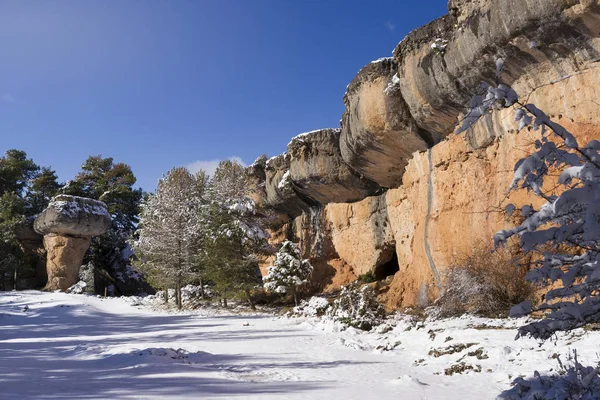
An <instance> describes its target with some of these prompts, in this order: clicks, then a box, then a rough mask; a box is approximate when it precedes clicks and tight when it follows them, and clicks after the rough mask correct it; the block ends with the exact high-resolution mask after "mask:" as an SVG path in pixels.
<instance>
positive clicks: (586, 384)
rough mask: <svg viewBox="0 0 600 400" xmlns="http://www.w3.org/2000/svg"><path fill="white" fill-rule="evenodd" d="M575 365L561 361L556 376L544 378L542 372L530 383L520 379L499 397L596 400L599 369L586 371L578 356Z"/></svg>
mask: <svg viewBox="0 0 600 400" xmlns="http://www.w3.org/2000/svg"><path fill="white" fill-rule="evenodd" d="M574 355H575V357H574V360H573V362H572V365H569V366H565V365H564V364H563V363H562V362H560V359H559V360H558V361H559V365H560V369H559V371H558V372H557V373H556V374H553V375H548V376H542V375H540V373H539V372H537V371H535V374H534V376H533V377H532V378H530V379H523V378H517V379H515V381H514V382H513V385H514V386H513V387H512V388H511V389H509V390H506V391H504V392H502V394H500V396H498V399H506V400H517V399H524V400H538V399H539V400H542V399H543V400H570V399H581V400H593V399H598V393H600V377H599V376H598V373H599V372H600V369H599V368H598V367H584V366H583V365H581V364H580V363H579V362H578V361H577V353H574Z"/></svg>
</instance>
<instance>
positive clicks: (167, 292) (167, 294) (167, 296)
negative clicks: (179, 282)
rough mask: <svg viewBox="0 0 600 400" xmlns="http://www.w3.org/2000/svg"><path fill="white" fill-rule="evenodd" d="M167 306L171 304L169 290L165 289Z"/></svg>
mask: <svg viewBox="0 0 600 400" xmlns="http://www.w3.org/2000/svg"><path fill="white" fill-rule="evenodd" d="M165 304H169V288H168V287H166V288H165Z"/></svg>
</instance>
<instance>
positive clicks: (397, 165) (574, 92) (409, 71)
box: [264, 0, 600, 308]
mask: <svg viewBox="0 0 600 400" xmlns="http://www.w3.org/2000/svg"><path fill="white" fill-rule="evenodd" d="M500 58H501V59H502V60H503V62H504V68H503V69H502V71H500V72H501V73H500V76H499V78H498V77H497V76H496V75H497V72H498V71H497V67H496V66H497V62H496V61H497V60H498V59H500ZM498 79H499V80H500V81H502V82H505V83H507V84H509V85H511V86H512V87H513V88H514V89H515V90H516V91H517V93H518V94H519V95H520V99H521V101H524V102H530V103H533V104H536V105H537V106H538V107H539V108H540V109H542V110H544V111H545V112H546V113H547V114H548V115H550V116H551V117H552V118H553V120H554V121H555V122H558V123H560V124H562V125H564V126H565V127H566V128H568V129H569V130H570V131H571V132H572V133H573V134H574V135H575V136H576V137H577V138H578V139H579V140H580V141H581V142H586V141H588V140H590V139H599V140H600V100H598V99H600V0H580V1H576V0H547V1H539V0H517V1H515V0H497V1H496V0H494V1H491V0H451V1H450V2H449V14H448V15H446V16H444V17H442V18H440V19H438V20H436V21H433V22H432V23H430V24H428V25H425V26H424V27H421V28H419V29H416V30H415V31H413V32H411V33H410V34H409V35H408V36H407V37H406V38H405V39H404V40H403V41H402V42H401V43H400V44H399V45H398V47H397V48H396V49H395V51H394V54H393V58H389V59H381V60H378V61H376V62H373V63H371V64H369V65H367V66H366V67H365V68H363V69H362V70H361V71H360V72H359V74H358V75H357V76H356V78H355V79H354V80H353V81H352V82H351V83H350V85H349V86H348V89H347V93H346V95H345V96H344V102H345V105H346V111H345V113H344V115H343V118H342V121H341V133H340V134H339V135H336V134H335V133H333V132H330V131H321V133H319V134H317V135H314V137H312V138H311V140H308V139H309V138H308V137H307V138H305V137H300V139H302V141H300V140H293V141H292V143H290V146H289V147H288V152H287V153H286V154H284V155H281V156H278V157H275V158H273V159H271V160H269V162H267V163H266V166H265V178H264V180H265V182H264V183H265V185H264V186H265V190H264V197H265V202H264V204H266V205H267V207H271V208H273V209H275V210H277V211H279V212H281V213H285V216H286V217H285V218H283V220H282V221H281V224H279V226H278V228H277V229H276V230H275V231H274V233H275V236H274V237H278V238H284V237H285V238H288V239H291V240H294V241H296V242H299V243H300V245H301V249H302V250H303V251H304V254H305V256H306V257H309V258H310V259H311V261H313V263H314V264H315V265H316V266H317V268H316V272H315V275H314V276H313V281H314V284H315V286H317V287H319V288H320V289H325V290H328V289H334V288H336V287H338V286H339V285H341V284H344V283H347V282H349V281H351V280H353V279H356V278H357V277H358V276H360V275H363V274H365V273H372V274H373V275H375V276H376V277H377V279H383V278H384V277H386V276H389V275H393V276H394V277H393V281H392V282H391V285H390V287H389V291H388V292H387V293H386V294H385V296H384V297H383V300H385V302H386V304H387V305H388V307H390V308H395V307H401V306H411V305H414V304H416V303H417V302H418V298H420V300H419V301H421V302H422V301H423V298H429V299H431V300H433V299H435V297H436V296H437V294H438V292H439V289H440V288H441V287H442V286H443V282H444V273H445V271H446V270H447V269H448V267H449V266H451V265H452V264H453V263H454V262H455V261H456V260H457V258H459V257H464V256H465V255H468V254H470V253H471V252H472V251H473V250H474V249H475V248H476V247H478V246H479V247H485V248H490V249H491V242H492V236H493V234H494V233H495V232H496V231H498V230H500V229H505V228H508V227H511V226H514V224H515V223H516V221H515V220H510V219H507V217H506V216H505V215H504V214H503V213H501V212H499V211H500V210H502V209H503V208H504V206H506V205H507V204H508V203H513V204H515V205H516V206H517V207H520V206H522V205H526V204H534V205H536V204H539V202H540V199H539V198H536V197H535V196H533V195H531V194H529V193H526V192H523V191H517V192H514V193H511V195H510V196H507V194H506V190H507V188H508V185H509V183H510V181H511V179H512V173H513V169H514V165H515V163H516V162H517V161H518V160H519V159H521V158H523V157H525V156H527V155H528V154H530V153H532V152H533V151H535V146H534V144H535V140H536V139H537V138H538V135H539V134H538V133H537V132H535V131H528V130H525V131H522V132H517V127H516V126H515V123H514V119H513V110H511V109H505V110H496V111H494V112H492V113H490V114H488V115H486V116H484V117H482V118H481V119H480V120H479V121H478V122H477V124H476V125H475V126H473V127H472V128H471V129H469V130H468V131H467V132H466V133H464V134H461V135H452V132H453V131H454V130H455V126H456V125H457V123H458V122H459V121H460V119H461V118H462V115H463V113H464V112H465V110H466V107H467V106H468V105H469V104H470V99H471V98H472V96H473V95H475V94H477V93H479V90H480V88H481V82H487V83H489V84H496V83H497V81H498ZM307 136H309V137H310V135H307ZM336 146H337V147H336ZM337 149H339V153H338V151H337ZM340 156H341V159H340ZM549 181H550V182H549V183H548V184H549V185H551V184H553V183H554V182H551V179H550V180H549ZM387 188H389V190H387V191H385V189H387Z"/></svg>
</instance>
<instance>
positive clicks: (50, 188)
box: [26, 167, 61, 215]
mask: <svg viewBox="0 0 600 400" xmlns="http://www.w3.org/2000/svg"><path fill="white" fill-rule="evenodd" d="M60 188H61V185H60V183H58V176H56V172H55V171H53V170H52V169H50V168H48V167H42V169H41V170H40V171H39V172H38V173H37V174H36V175H35V177H33V179H32V180H31V184H30V185H29V187H28V189H27V195H26V198H27V203H28V207H27V213H28V214H29V215H36V214H39V213H41V212H42V211H43V210H44V209H45V208H46V207H47V206H48V203H50V199H52V197H54V196H55V195H56V194H57V193H58V191H59V190H60Z"/></svg>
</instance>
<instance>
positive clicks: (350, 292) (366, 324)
mask: <svg viewBox="0 0 600 400" xmlns="http://www.w3.org/2000/svg"><path fill="white" fill-rule="evenodd" d="M327 315H328V316H329V317H331V318H333V319H334V320H336V321H338V322H341V323H343V324H346V325H349V326H352V327H354V328H358V329H362V330H365V331H370V330H371V329H373V327H375V326H377V325H380V324H381V323H383V321H384V319H385V310H384V308H383V306H382V305H381V304H379V302H378V301H377V296H376V295H375V291H374V290H373V288H372V287H370V286H362V287H361V286H360V285H358V284H356V283H353V284H350V285H348V286H344V287H343V288H342V292H341V293H340V296H339V298H338V299H336V300H335V301H334V302H333V304H332V305H331V308H329V309H328V310H327Z"/></svg>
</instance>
